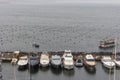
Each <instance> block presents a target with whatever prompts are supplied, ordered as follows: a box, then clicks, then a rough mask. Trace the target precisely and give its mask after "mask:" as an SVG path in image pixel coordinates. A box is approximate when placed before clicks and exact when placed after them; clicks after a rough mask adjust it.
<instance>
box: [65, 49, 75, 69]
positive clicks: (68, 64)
mask: <svg viewBox="0 0 120 80" xmlns="http://www.w3.org/2000/svg"><path fill="white" fill-rule="evenodd" d="M63 66H64V68H65V69H68V70H70V69H73V68H74V60H73V55H72V53H71V50H65V52H64V54H63Z"/></svg>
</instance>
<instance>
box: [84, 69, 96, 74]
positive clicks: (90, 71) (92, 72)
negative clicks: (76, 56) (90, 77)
mask: <svg viewBox="0 0 120 80" xmlns="http://www.w3.org/2000/svg"><path fill="white" fill-rule="evenodd" d="M85 70H86V72H87V73H89V74H95V73H96V67H85Z"/></svg>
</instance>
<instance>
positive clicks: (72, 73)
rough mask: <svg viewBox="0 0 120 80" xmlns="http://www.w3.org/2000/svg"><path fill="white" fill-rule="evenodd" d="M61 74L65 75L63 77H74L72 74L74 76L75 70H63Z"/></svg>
mask: <svg viewBox="0 0 120 80" xmlns="http://www.w3.org/2000/svg"><path fill="white" fill-rule="evenodd" d="M63 74H64V75H65V76H68V77H69V76H74V74H75V70H74V69H72V70H66V69H63Z"/></svg>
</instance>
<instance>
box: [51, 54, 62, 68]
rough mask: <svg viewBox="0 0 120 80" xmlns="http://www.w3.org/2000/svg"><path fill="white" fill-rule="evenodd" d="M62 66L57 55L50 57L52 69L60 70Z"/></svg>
mask: <svg viewBox="0 0 120 80" xmlns="http://www.w3.org/2000/svg"><path fill="white" fill-rule="evenodd" d="M61 64H62V61H61V57H60V56H59V55H52V57H51V66H52V67H53V68H60V67H61Z"/></svg>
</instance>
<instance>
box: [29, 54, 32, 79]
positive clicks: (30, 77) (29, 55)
mask: <svg viewBox="0 0 120 80" xmlns="http://www.w3.org/2000/svg"><path fill="white" fill-rule="evenodd" d="M30 64H31V63H30V53H29V72H30V71H31V67H30ZM30 80H32V76H31V72H30Z"/></svg>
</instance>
